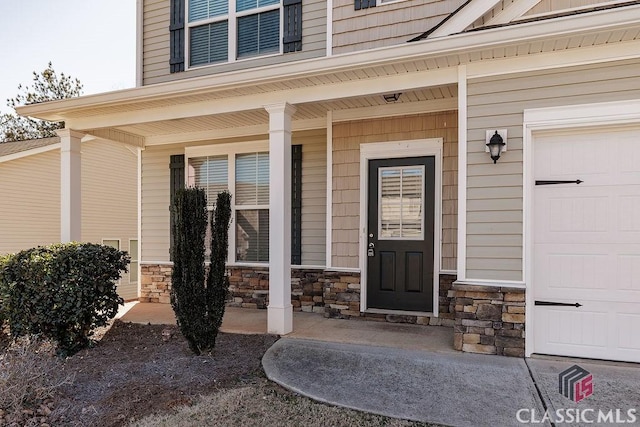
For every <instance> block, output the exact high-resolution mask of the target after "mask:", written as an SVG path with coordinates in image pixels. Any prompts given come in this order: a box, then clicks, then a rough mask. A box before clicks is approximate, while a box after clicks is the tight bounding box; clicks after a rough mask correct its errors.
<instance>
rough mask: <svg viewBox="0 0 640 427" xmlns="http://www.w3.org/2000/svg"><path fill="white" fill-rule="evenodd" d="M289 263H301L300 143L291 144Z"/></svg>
mask: <svg viewBox="0 0 640 427" xmlns="http://www.w3.org/2000/svg"><path fill="white" fill-rule="evenodd" d="M291 264H292V265H300V264H302V145H292V146H291Z"/></svg>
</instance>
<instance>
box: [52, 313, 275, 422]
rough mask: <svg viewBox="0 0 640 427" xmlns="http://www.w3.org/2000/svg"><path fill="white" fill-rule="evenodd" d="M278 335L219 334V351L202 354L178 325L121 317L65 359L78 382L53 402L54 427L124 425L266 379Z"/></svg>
mask: <svg viewBox="0 0 640 427" xmlns="http://www.w3.org/2000/svg"><path fill="white" fill-rule="evenodd" d="M277 339H278V338H277V337H276V336H272V335H238V334H224V333H221V334H219V335H218V339H217V343H216V348H215V351H214V352H213V354H210V355H203V356H194V355H193V353H192V352H191V351H190V350H189V347H188V345H187V343H186V341H185V340H184V338H182V335H181V334H180V332H179V330H178V329H177V327H175V326H163V325H139V324H132V323H123V322H121V321H115V322H114V324H113V326H112V327H111V328H110V329H109V330H108V331H107V332H106V334H105V335H104V336H103V337H102V339H101V340H100V341H99V342H98V343H97V344H96V346H95V347H94V348H91V349H87V350H83V351H81V352H79V353H77V354H76V355H74V356H73V357H71V358H68V359H67V360H66V361H65V363H64V370H65V373H67V374H72V375H74V376H75V378H74V381H73V384H72V385H68V386H64V387H63V388H62V389H61V390H60V395H59V397H58V398H56V399H55V401H54V402H53V405H52V406H53V408H54V409H53V412H52V413H51V414H50V416H49V417H48V419H47V423H48V424H50V425H56V426H58V425H64V426H66V425H68V426H85V425H86V426H89V425H90V426H105V427H107V426H109V427H111V426H121V425H126V424H127V423H128V422H129V421H130V420H131V419H139V418H141V417H143V416H146V415H149V414H158V413H162V412H168V411H171V410H172V409H173V408H176V407H178V406H181V405H185V404H190V403H192V402H193V401H194V399H195V398H197V397H199V396H201V395H204V394H209V393H212V392H214V391H216V390H218V389H220V388H225V387H230V386H234V385H237V384H238V383H243V382H250V381H254V380H255V379H256V378H257V377H262V376H263V372H262V366H261V363H260V361H261V358H262V355H263V354H264V352H265V351H266V350H267V349H268V348H269V347H270V346H271V345H272V344H273V343H274V342H275V341H276V340H277Z"/></svg>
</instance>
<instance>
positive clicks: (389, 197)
mask: <svg viewBox="0 0 640 427" xmlns="http://www.w3.org/2000/svg"><path fill="white" fill-rule="evenodd" d="M401 177H402V174H401V172H400V171H399V170H398V169H386V170H381V171H380V181H381V183H382V185H381V192H380V210H381V212H380V237H400V236H401V230H400V216H401V215H402V213H401V207H400V191H401V188H400V185H401Z"/></svg>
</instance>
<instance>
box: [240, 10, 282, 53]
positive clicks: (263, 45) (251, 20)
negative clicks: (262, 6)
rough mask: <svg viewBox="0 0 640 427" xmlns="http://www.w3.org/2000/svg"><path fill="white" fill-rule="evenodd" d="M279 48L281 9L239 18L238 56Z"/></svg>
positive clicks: (275, 50)
mask: <svg viewBox="0 0 640 427" xmlns="http://www.w3.org/2000/svg"><path fill="white" fill-rule="evenodd" d="M279 50H280V10H279V9H276V10H272V11H270V12H265V13H257V14H255V15H249V16H243V17H241V18H238V58H243V57H247V56H252V55H262V54H267V53H274V52H278V51H279Z"/></svg>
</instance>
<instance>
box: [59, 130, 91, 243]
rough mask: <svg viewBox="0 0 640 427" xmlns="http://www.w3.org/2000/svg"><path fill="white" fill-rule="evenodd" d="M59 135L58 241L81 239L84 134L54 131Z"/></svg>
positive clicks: (65, 241)
mask: <svg viewBox="0 0 640 427" xmlns="http://www.w3.org/2000/svg"><path fill="white" fill-rule="evenodd" d="M56 133H57V134H58V136H59V137H60V241H61V242H62V243H67V242H74V241H80V240H81V239H82V194H81V189H82V187H81V183H80V177H81V174H82V170H81V159H80V140H81V139H82V137H83V136H84V134H82V133H80V132H76V131H74V130H71V129H61V130H58V131H56Z"/></svg>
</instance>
